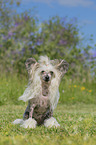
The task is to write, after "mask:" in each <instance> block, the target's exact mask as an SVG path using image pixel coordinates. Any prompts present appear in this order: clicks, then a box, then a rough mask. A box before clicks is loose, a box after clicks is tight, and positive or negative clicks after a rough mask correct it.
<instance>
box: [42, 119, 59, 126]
mask: <svg viewBox="0 0 96 145" xmlns="http://www.w3.org/2000/svg"><path fill="white" fill-rule="evenodd" d="M44 125H45V127H49V128H51V127H54V128H57V127H60V124H59V123H58V122H57V121H56V119H55V118H53V117H51V118H49V119H46V120H45V121H44Z"/></svg>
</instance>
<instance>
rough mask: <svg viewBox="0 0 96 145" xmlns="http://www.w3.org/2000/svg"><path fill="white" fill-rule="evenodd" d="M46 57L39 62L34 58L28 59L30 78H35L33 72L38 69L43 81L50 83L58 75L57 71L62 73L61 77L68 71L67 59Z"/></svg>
mask: <svg viewBox="0 0 96 145" xmlns="http://www.w3.org/2000/svg"><path fill="white" fill-rule="evenodd" d="M46 58H47V57H44V58H43V60H42V61H41V60H39V63H38V62H37V61H36V60H35V59H34V58H29V59H27V61H26V63H25V65H26V68H27V70H28V74H29V77H30V78H33V79H34V75H33V74H34V73H36V71H37V72H38V75H39V76H40V79H41V81H42V82H45V83H50V82H51V80H52V79H53V78H55V77H56V76H57V75H55V74H56V72H58V73H60V75H59V77H60V78H62V77H63V75H64V74H65V73H66V72H67V70H68V66H69V64H68V63H67V62H66V61H65V60H45V59H46ZM47 59H48V58H47ZM38 70H39V71H38ZM32 76H33V77H32ZM57 77H58V76H57Z"/></svg>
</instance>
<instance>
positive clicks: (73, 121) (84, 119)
mask: <svg viewBox="0 0 96 145" xmlns="http://www.w3.org/2000/svg"><path fill="white" fill-rule="evenodd" d="M25 107H26V104H25V105H2V106H1V107H0V110H1V111H0V122H1V128H0V129H1V130H0V145H21V144H23V145H32V144H34V145H49V144H52V145H69V144H71V145H96V106H95V105H85V104H79V105H71V106H70V105H61V104H58V106H57V108H56V110H55V111H54V117H55V118H56V119H57V120H58V122H59V124H60V125H61V126H60V128H58V129H56V128H51V129H49V128H45V127H44V126H39V127H37V128H35V129H24V128H21V127H19V125H13V124H11V122H12V121H14V120H15V119H17V118H22V114H23V112H24V109H25Z"/></svg>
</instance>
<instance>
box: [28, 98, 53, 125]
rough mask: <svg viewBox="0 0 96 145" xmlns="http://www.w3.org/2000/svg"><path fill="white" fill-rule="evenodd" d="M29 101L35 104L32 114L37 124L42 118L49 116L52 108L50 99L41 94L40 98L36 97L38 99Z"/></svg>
mask: <svg viewBox="0 0 96 145" xmlns="http://www.w3.org/2000/svg"><path fill="white" fill-rule="evenodd" d="M31 103H32V104H34V105H35V107H34V111H33V115H32V116H33V118H35V119H36V121H37V122H38V124H41V123H42V121H43V120H44V119H46V118H48V117H50V116H51V114H52V110H51V106H50V101H49V99H48V98H47V97H44V96H42V97H41V98H38V100H37V99H36V100H35V99H34V100H33V101H32V102H31ZM30 105H31V104H30Z"/></svg>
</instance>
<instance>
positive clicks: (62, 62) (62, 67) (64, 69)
mask: <svg viewBox="0 0 96 145" xmlns="http://www.w3.org/2000/svg"><path fill="white" fill-rule="evenodd" d="M56 68H57V69H58V70H59V71H60V72H61V73H62V75H64V74H65V73H66V72H67V71H68V68H69V64H68V63H67V62H66V61H65V60H60V61H59V64H57V65H56Z"/></svg>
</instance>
